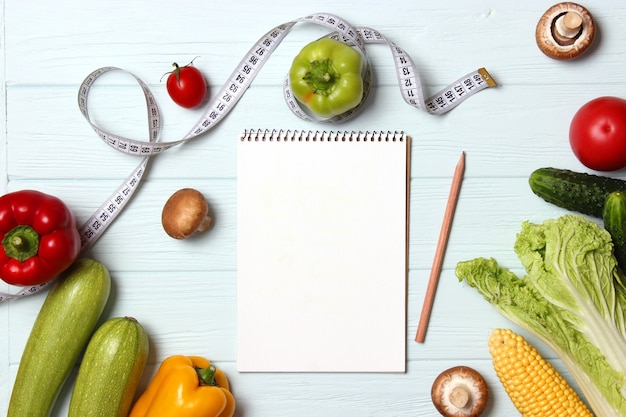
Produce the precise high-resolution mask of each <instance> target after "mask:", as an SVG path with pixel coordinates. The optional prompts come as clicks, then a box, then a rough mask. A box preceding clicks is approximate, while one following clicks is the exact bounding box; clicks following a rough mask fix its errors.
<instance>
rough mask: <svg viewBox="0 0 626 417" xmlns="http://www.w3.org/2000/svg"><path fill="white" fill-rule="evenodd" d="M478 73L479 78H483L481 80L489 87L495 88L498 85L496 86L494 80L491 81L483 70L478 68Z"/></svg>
mask: <svg viewBox="0 0 626 417" xmlns="http://www.w3.org/2000/svg"><path fill="white" fill-rule="evenodd" d="M478 73H479V74H480V76H481V77H483V80H485V82H486V83H487V85H488V86H489V87H495V86H497V85H498V84H496V80H494V79H493V77H492V76H491V74H489V73H488V72H487V70H486V69H485V68H478Z"/></svg>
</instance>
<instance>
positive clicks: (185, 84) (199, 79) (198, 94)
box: [166, 63, 207, 109]
mask: <svg viewBox="0 0 626 417" xmlns="http://www.w3.org/2000/svg"><path fill="white" fill-rule="evenodd" d="M173 65H174V67H175V69H174V71H172V72H170V73H169V74H170V75H169V76H168V77H167V84H166V85H167V92H168V94H169V95H170V97H171V98H172V100H174V102H175V103H176V104H178V105H179V106H182V107H185V108H188V109H192V108H194V107H197V106H199V105H200V103H202V101H203V100H204V97H205V96H206V93H207V86H206V81H205V80H204V77H203V76H202V73H201V72H200V70H198V69H197V68H196V67H194V66H192V65H191V64H188V65H185V66H184V67H179V66H178V64H177V63H174V64H173Z"/></svg>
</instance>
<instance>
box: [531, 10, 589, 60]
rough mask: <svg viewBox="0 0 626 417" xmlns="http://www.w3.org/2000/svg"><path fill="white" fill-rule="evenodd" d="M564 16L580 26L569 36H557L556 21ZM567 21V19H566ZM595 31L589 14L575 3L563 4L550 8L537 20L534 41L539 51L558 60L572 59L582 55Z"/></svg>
mask: <svg viewBox="0 0 626 417" xmlns="http://www.w3.org/2000/svg"><path fill="white" fill-rule="evenodd" d="M566 15H568V17H569V16H573V17H574V18H573V19H571V20H572V21H574V22H577V23H579V24H580V28H579V29H574V30H575V33H574V34H573V35H570V36H562V35H560V34H559V29H558V27H557V21H558V20H559V19H563V18H564V17H565V16H566ZM568 20H569V19H568ZM566 25H567V23H566ZM595 33H596V29H595V23H594V21H593V17H592V16H591V13H589V11H588V10H587V9H586V8H584V7H583V6H581V5H580V4H577V3H572V2H563V3H558V4H555V5H554V6H552V7H550V8H549V9H548V10H547V11H546V12H545V13H544V14H543V16H541V19H539V22H538V23H537V29H536V30H535V40H536V41H537V46H538V47H539V49H541V51H542V52H543V53H544V54H546V55H547V56H549V57H550V58H554V59H558V60H568V59H574V58H577V57H579V56H580V55H582V54H583V53H584V52H585V51H587V49H588V48H589V46H591V44H592V43H593V39H594V37H595Z"/></svg>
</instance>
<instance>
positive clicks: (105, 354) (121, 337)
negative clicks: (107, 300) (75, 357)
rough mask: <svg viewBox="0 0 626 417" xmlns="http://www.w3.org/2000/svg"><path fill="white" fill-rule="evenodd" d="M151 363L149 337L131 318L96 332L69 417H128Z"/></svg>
mask: <svg viewBox="0 0 626 417" xmlns="http://www.w3.org/2000/svg"><path fill="white" fill-rule="evenodd" d="M147 359H148V335H147V333H146V332H145V330H144V328H143V327H142V326H141V324H139V322H138V321H137V320H135V319H134V318H132V317H117V318H113V319H109V320H108V321H106V322H105V323H104V324H103V325H102V326H100V327H99V328H98V330H96V332H95V333H94V335H93V337H92V338H91V340H90V341H89V345H87V349H86V350H85V356H84V357H83V360H82V362H81V364H80V367H79V369H78V376H77V377H76V382H75V384H74V390H73V391H72V397H71V399H70V406H69V413H68V417H127V416H128V412H129V411H130V406H131V403H132V401H133V398H134V396H135V391H136V390H137V386H138V385H139V382H140V380H141V375H142V374H143V371H144V368H145V366H146V361H147Z"/></svg>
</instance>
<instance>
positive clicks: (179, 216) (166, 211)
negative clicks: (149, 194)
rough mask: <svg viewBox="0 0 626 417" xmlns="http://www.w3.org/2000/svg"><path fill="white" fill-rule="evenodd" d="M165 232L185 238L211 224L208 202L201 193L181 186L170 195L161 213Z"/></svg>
mask: <svg viewBox="0 0 626 417" xmlns="http://www.w3.org/2000/svg"><path fill="white" fill-rule="evenodd" d="M161 223H162V224H163V229H164V230H165V233H167V234H168V235H169V236H171V237H173V238H174V239H185V238H188V237H189V236H191V235H192V234H194V233H195V232H196V231H198V232H204V231H206V230H208V229H209V228H210V227H211V225H212V224H213V219H212V218H211V217H210V216H209V204H208V203H207V201H206V199H205V198H204V196H203V195H202V193H201V192H200V191H198V190H195V189H193V188H182V189H180V190H178V191H176V192H175V193H174V194H172V195H171V196H170V198H169V199H168V200H167V202H166V203H165V205H164V206H163V212H162V213H161Z"/></svg>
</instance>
